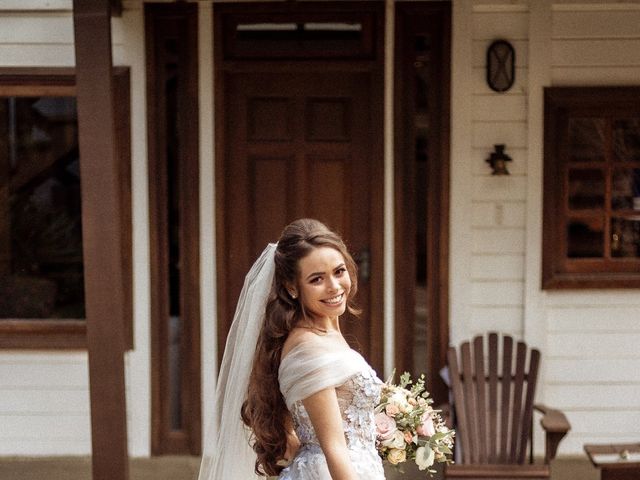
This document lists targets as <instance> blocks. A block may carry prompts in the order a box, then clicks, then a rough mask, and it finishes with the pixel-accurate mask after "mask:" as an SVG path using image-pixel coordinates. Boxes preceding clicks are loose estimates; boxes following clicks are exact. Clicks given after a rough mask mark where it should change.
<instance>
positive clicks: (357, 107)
mask: <svg viewBox="0 0 640 480" xmlns="http://www.w3.org/2000/svg"><path fill="white" fill-rule="evenodd" d="M376 92H377V93H380V92H379V91H378V90H377V84H376V78H375V74H374V73H372V72H370V71H340V70H335V71H329V72H326V71H325V72H323V71H322V70H319V71H311V72H308V71H307V72H305V71H304V70H301V69H299V70H297V71H286V69H283V71H280V72H277V71H271V72H264V71H263V72H228V73H227V74H226V75H225V76H224V87H223V95H222V98H223V102H222V103H223V108H222V109H221V110H219V111H221V112H223V113H222V114H223V115H224V122H223V132H224V133H223V144H224V147H225V148H224V158H223V160H222V165H221V166H220V167H221V168H220V169H219V172H220V173H221V175H220V177H221V179H222V182H223V184H222V185H220V184H219V190H222V191H221V192H220V191H219V193H221V197H218V198H219V199H220V202H219V205H220V206H221V209H219V211H218V215H219V220H220V222H219V224H218V226H219V227H220V228H219V235H218V242H219V250H218V252H219V257H218V259H219V272H220V276H219V285H221V286H223V287H224V288H223V289H221V295H220V296H221V298H220V303H221V309H220V317H219V319H220V321H219V339H220V344H219V347H220V353H222V350H223V347H224V340H225V338H226V333H227V331H228V328H229V326H230V323H231V320H232V316H233V311H234V308H235V303H236V300H237V298H238V295H239V293H240V290H241V287H242V282H243V280H244V275H245V274H246V272H247V271H248V270H249V268H250V266H251V264H252V263H253V261H254V260H255V258H256V257H257V256H258V255H259V253H260V252H261V251H262V249H263V248H264V247H265V245H266V244H267V243H268V242H273V241H275V240H277V238H278V237H279V235H280V233H281V231H282V229H283V228H284V226H285V225H287V224H288V223H289V222H291V221H292V220H294V219H296V218H300V217H313V218H317V219H319V220H321V221H323V222H325V223H326V224H327V225H328V226H329V227H330V228H332V229H334V230H336V231H338V232H339V233H341V234H342V235H343V237H344V239H345V241H346V242H347V245H348V248H349V250H350V251H351V252H352V253H353V255H354V257H355V258H356V260H357V261H358V263H359V266H360V289H359V293H358V297H357V298H358V303H359V305H360V306H361V307H362V308H363V310H364V313H363V315H362V317H361V318H360V319H347V321H346V322H344V323H343V326H344V330H345V331H346V333H347V337H348V339H349V340H350V341H351V343H352V344H354V346H355V347H356V348H358V349H359V350H360V351H361V352H362V353H363V354H364V355H365V356H366V357H367V358H368V359H369V360H370V361H371V362H372V364H373V365H374V366H375V367H377V368H378V371H380V372H381V367H382V321H381V317H382V312H381V310H382V308H381V307H382V305H381V281H382V252H381V244H382V242H381V237H382V228H381V212H382V205H381V203H382V197H381V195H380V191H381V189H382V178H381V166H382V152H381V148H380V142H379V137H380V132H381V130H382V118H381V115H380V110H381V104H382V95H380V96H379V97H377V98H376V97H372V94H374V95H375V94H376ZM376 102H377V104H376Z"/></svg>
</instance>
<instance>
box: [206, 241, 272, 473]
mask: <svg viewBox="0 0 640 480" xmlns="http://www.w3.org/2000/svg"><path fill="white" fill-rule="evenodd" d="M275 250H276V244H274V243H270V244H269V245H268V246H267V248H265V249H264V251H263V252H262V254H261V255H260V257H259V258H258V260H256V262H255V263H254V264H253V266H252V267H251V270H249V273H248V274H247V276H246V277H245V281H244V286H243V287H242V292H241V293H240V298H239V299H238V306H237V307H236V313H235V315H234V316H233V323H232V324H231V329H230V330H229V336H228V337H227V344H226V347H225V349H224V355H223V357H222V365H221V366H220V373H219V375H218V382H217V387H216V400H215V402H216V403H215V405H214V413H213V421H212V422H211V423H212V424H211V425H210V426H209V428H208V430H207V434H206V436H205V445H204V448H203V454H202V463H201V464H200V474H199V475H198V480H232V479H238V480H252V479H258V478H261V477H258V476H257V475H256V473H255V471H254V467H255V460H256V455H255V453H254V452H253V450H252V449H251V447H250V446H249V431H248V429H247V428H246V427H245V425H244V424H243V423H242V419H241V418H240V407H241V406H242V403H243V402H244V400H245V398H246V395H247V387H248V385H249V374H250V373H251V367H252V364H253V356H254V353H255V349H256V343H257V341H258V335H259V334H260V328H261V327H262V321H263V318H264V312H265V307H266V304H267V299H268V297H269V292H270V291H271V286H272V284H273V278H274V272H275V264H274V254H275ZM269 387H270V388H272V387H273V386H269Z"/></svg>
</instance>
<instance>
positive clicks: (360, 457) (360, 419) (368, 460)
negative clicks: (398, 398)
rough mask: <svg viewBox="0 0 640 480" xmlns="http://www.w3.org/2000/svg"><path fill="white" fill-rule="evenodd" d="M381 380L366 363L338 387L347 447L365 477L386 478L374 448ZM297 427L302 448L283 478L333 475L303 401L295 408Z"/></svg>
mask: <svg viewBox="0 0 640 480" xmlns="http://www.w3.org/2000/svg"><path fill="white" fill-rule="evenodd" d="M381 388H382V382H381V381H380V379H378V377H377V376H376V374H375V372H374V371H373V369H371V368H370V367H368V366H367V368H364V369H363V370H362V371H361V372H359V373H357V374H355V375H353V376H352V377H351V378H349V380H347V381H346V382H345V383H344V384H343V385H340V386H339V387H336V394H337V396H338V405H339V407H340V411H341V412H342V424H343V427H344V432H345V438H346V440H347V447H348V448H349V451H350V456H351V461H352V464H353V466H354V469H355V471H356V473H358V475H359V476H360V477H361V478H362V479H363V480H364V479H367V480H383V479H384V471H383V469H382V462H381V460H380V457H379V456H378V453H377V451H376V448H375V440H376V427H375V421H374V408H375V406H376V404H377V403H378V400H379V399H380V390H381ZM291 414H292V417H293V422H294V428H295V431H296V434H297V435H298V438H299V439H300V442H301V443H302V447H301V448H300V450H299V451H298V453H297V455H296V457H295V459H294V460H293V462H292V463H291V465H290V466H289V467H287V468H286V469H285V470H284V471H283V472H282V473H281V474H280V477H279V478H280V479H281V480H316V479H326V478H330V476H328V475H329V473H328V469H327V466H326V459H325V457H324V454H323V453H322V449H321V448H320V445H319V442H318V438H317V436H316V434H315V431H314V429H313V425H312V424H311V420H310V419H309V415H308V413H307V411H306V409H305V408H304V405H303V404H302V402H301V401H298V402H296V403H295V404H294V405H293V407H292V409H291Z"/></svg>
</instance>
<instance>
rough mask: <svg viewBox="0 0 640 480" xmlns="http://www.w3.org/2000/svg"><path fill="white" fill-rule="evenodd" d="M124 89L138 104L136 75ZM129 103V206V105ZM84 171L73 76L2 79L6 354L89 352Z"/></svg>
mask: <svg viewBox="0 0 640 480" xmlns="http://www.w3.org/2000/svg"><path fill="white" fill-rule="evenodd" d="M114 84H115V85H117V87H116V92H118V91H119V92H120V95H127V96H128V71H126V70H125V69H120V70H118V71H117V75H116V76H115V82H114ZM120 100H122V97H121V98H120ZM119 103H120V104H122V105H121V106H119V107H118V109H117V111H118V112H119V114H117V115H119V122H118V124H119V128H126V129H127V131H126V134H125V135H122V137H124V138H125V141H123V142H121V143H122V145H121V146H120V147H121V152H122V155H121V157H122V158H121V160H122V162H121V163H122V166H123V167H124V168H122V169H121V170H122V173H123V188H122V189H121V190H122V197H123V198H122V199H121V201H123V202H125V203H124V205H129V191H130V188H128V186H125V182H126V181H128V177H129V176H130V175H129V174H128V172H129V156H128V150H129V148H128V147H129V143H128V142H129V141H128V122H129V120H128V97H127V101H120V102H119ZM125 126H126V127H125ZM80 164H81V162H80V157H79V149H78V124H77V114H76V100H75V80H74V74H73V70H69V69H26V70H25V69H0V347H5V348H84V346H85V345H86V340H85V336H86V325H85V320H84V319H85V303H84V298H85V291H84V266H83V263H84V262H83V248H82V217H81V187H80V170H81V169H80ZM127 216H128V215H125V217H127ZM128 223H129V225H130V220H129V222H128ZM120 227H121V234H122V235H123V236H124V237H123V238H125V239H126V240H127V242H126V243H127V245H128V248H129V249H130V246H131V245H130V226H129V227H127V224H126V222H125V221H123V225H121V226H120ZM130 257H131V255H130V254H129V255H125V258H127V259H130ZM125 270H127V278H130V276H131V268H130V265H128V268H125ZM123 281H125V282H127V281H129V280H127V279H124V280H123ZM128 288H129V290H130V281H129V284H128ZM129 323H130V322H129ZM127 330H128V331H129V332H130V330H131V328H130V325H129V328H127ZM130 336H131V335H129V337H130ZM129 343H130V342H129Z"/></svg>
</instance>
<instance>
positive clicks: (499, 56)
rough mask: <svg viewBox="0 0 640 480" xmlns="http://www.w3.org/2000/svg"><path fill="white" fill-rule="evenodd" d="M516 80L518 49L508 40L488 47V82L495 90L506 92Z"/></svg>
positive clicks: (497, 41) (493, 43) (499, 41)
mask: <svg viewBox="0 0 640 480" xmlns="http://www.w3.org/2000/svg"><path fill="white" fill-rule="evenodd" d="M515 80H516V51H515V49H514V48H513V45H511V44H510V43H509V42H507V41H506V40H495V41H494V42H492V43H491V45H489V47H488V48H487V84H488V85H489V88H491V90H493V91H494V92H499V93H502V92H506V91H507V90H509V89H510V88H511V87H512V86H513V83H514V82H515Z"/></svg>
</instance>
